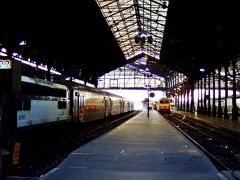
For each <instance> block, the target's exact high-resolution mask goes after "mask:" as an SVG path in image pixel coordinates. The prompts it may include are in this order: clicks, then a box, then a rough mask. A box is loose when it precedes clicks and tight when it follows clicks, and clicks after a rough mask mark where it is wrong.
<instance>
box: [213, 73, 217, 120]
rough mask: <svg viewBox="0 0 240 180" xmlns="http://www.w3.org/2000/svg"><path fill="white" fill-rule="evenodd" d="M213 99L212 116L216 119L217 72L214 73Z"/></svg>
mask: <svg viewBox="0 0 240 180" xmlns="http://www.w3.org/2000/svg"><path fill="white" fill-rule="evenodd" d="M212 86H213V88H212V89H213V98H212V116H213V117H216V104H215V101H216V96H215V70H214V71H213V85H212Z"/></svg>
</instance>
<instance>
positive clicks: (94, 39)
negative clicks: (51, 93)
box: [0, 0, 240, 82]
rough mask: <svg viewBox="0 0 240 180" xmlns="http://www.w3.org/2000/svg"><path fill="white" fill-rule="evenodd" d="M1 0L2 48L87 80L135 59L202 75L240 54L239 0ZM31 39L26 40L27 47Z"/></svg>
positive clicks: (153, 68)
mask: <svg viewBox="0 0 240 180" xmlns="http://www.w3.org/2000/svg"><path fill="white" fill-rule="evenodd" d="M36 4H38V7H39V8H36ZM1 5H2V7H4V8H2V10H1V12H0V16H1V24H2V25H3V28H1V30H0V46H1V47H6V46H7V47H8V48H7V49H8V50H9V49H12V50H13V51H18V52H19V53H23V56H25V57H26V58H28V57H31V58H32V59H33V60H34V61H37V62H39V63H43V64H48V65H49V66H54V67H56V68H57V69H58V70H61V71H63V73H66V74H68V75H72V76H74V77H80V78H84V80H86V81H92V80H94V81H95V82H96V80H97V78H98V77H100V76H102V75H103V74H104V73H107V72H109V71H111V70H114V69H116V68H119V67H121V66H123V65H125V64H128V63H130V64H131V65H133V66H135V67H138V68H141V69H144V68H145V69H146V68H148V69H149V72H152V73H154V74H158V75H162V76H165V77H166V76H167V75H168V74H169V73H171V72H172V71H178V72H181V73H183V74H184V75H186V76H188V77H189V76H190V77H194V78H198V76H199V68H200V67H202V66H203V67H206V68H208V69H214V68H215V67H217V66H220V65H224V64H225V63H229V61H231V59H233V58H236V57H238V56H239V54H240V53H239V52H240V50H239V49H240V33H239V32H240V26H239V25H238V24H239V17H240V11H239V9H238V4H237V1H236V2H235V1H230V2H227V1H218V0H213V1H209V2H203V1H201V0H194V1H186V0H87V1H82V2H81V6H79V4H78V2H71V3H66V2H60V1H59V2H58V4H57V8H56V5H50V4H49V3H45V2H43V1H39V2H38V3H36V2H35V3H33V4H29V3H25V4H24V3H23V2H19V4H15V7H14V6H13V5H12V4H10V5H8V6H7V5H5V4H1ZM9 9H11V13H10V14H11V16H10V15H9ZM30 17H31V19H30ZM24 39H25V40H26V41H27V44H26V46H24V47H19V46H18V42H19V41H20V40H24ZM89 51H90V52H91V53H88V52H89Z"/></svg>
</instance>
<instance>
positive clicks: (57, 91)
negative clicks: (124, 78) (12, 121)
mask: <svg viewBox="0 0 240 180" xmlns="http://www.w3.org/2000/svg"><path fill="white" fill-rule="evenodd" d="M133 108H134V107H133V103H132V102H130V101H129V100H126V99H124V98H123V97H121V96H118V95H114V94H111V93H108V92H105V91H100V90H98V89H95V88H91V87H87V86H84V85H80V84H76V83H74V82H71V81H66V82H62V83H55V82H50V81H45V80H42V79H35V78H31V77H27V76H22V77H21V93H18V95H17V118H16V120H17V128H20V127H30V126H33V125H42V124H49V123H56V122H65V121H66V122H67V121H72V122H74V123H81V122H89V121H94V120H98V119H102V118H105V117H108V116H111V115H117V114H122V113H126V112H129V111H132V110H133Z"/></svg>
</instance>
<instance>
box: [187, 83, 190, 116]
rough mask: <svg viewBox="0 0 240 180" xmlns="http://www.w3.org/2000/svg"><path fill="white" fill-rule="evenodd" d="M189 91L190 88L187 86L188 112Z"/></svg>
mask: <svg viewBox="0 0 240 180" xmlns="http://www.w3.org/2000/svg"><path fill="white" fill-rule="evenodd" d="M189 91H190V88H189V86H187V112H189Z"/></svg>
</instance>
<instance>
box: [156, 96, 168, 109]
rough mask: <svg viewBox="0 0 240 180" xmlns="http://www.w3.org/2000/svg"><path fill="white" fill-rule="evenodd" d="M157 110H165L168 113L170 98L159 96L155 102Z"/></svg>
mask: <svg viewBox="0 0 240 180" xmlns="http://www.w3.org/2000/svg"><path fill="white" fill-rule="evenodd" d="M156 107H157V111H158V112H160V113H163V112H166V113H170V112H171V99H169V98H161V99H160V100H159V101H158V102H157V104H156Z"/></svg>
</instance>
